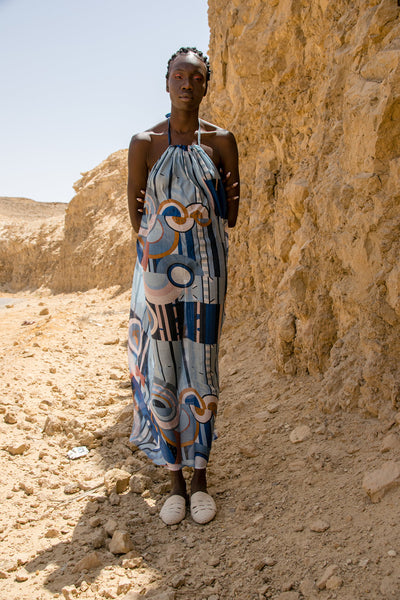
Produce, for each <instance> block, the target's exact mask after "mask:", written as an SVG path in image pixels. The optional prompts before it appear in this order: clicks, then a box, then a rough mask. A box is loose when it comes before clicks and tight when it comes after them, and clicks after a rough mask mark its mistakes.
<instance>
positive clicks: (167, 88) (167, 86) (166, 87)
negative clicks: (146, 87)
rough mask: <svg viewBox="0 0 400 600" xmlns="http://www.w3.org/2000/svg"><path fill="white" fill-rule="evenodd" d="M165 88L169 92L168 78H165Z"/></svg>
mask: <svg viewBox="0 0 400 600" xmlns="http://www.w3.org/2000/svg"><path fill="white" fill-rule="evenodd" d="M165 90H166V91H167V92H168V93H169V84H168V79H167V80H166V84H165Z"/></svg>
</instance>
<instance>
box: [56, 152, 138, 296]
mask: <svg viewBox="0 0 400 600" xmlns="http://www.w3.org/2000/svg"><path fill="white" fill-rule="evenodd" d="M126 181H127V151H126V150H120V151H118V152H114V153H113V154H111V156H109V157H108V158H107V159H106V160H104V161H103V162H102V163H101V164H100V165H98V166H97V167H95V168H94V169H92V170H90V171H88V172H86V173H83V174H82V178H81V179H80V180H79V181H78V182H77V183H75V184H74V189H75V191H76V195H75V196H74V197H73V199H72V200H71V202H70V203H69V205H68V210H67V212H66V214H65V229H64V237H63V240H62V243H61V249H60V260H59V267H58V269H57V271H56V273H55V274H54V277H53V279H52V282H51V287H52V288H53V289H54V290H55V291H60V292H61V291H63V292H69V291H74V290H89V289H91V288H94V287H107V286H110V285H120V286H121V287H122V289H127V288H128V287H129V286H130V284H131V281H132V275H133V267H134V264H135V253H134V244H133V242H132V233H131V225H130V222H129V215H128V208H127V200H126Z"/></svg>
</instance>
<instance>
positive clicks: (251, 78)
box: [208, 0, 400, 414]
mask: <svg viewBox="0 0 400 600" xmlns="http://www.w3.org/2000/svg"><path fill="white" fill-rule="evenodd" d="M399 12H400V8H399V6H398V2H397V0H382V1H379V0H362V1H361V0H355V1H354V2H351V3H349V2H346V1H344V0H335V1H328V0H307V1H305V0H269V1H268V2H263V1H261V0H258V1H256V0H252V1H251V2H240V0H209V23H210V27H211V40H210V56H211V62H212V68H213V82H212V86H211V89H210V94H209V100H208V101H209V108H208V110H209V111H210V112H211V116H212V118H213V119H214V120H215V122H216V123H218V124H220V125H222V126H225V127H227V128H229V129H231V130H232V131H233V132H234V133H235V135H236V137H237V139H238V142H239V148H240V154H241V177H242V197H243V199H242V202H241V208H240V219H239V225H238V227H237V229H236V230H235V231H234V232H233V233H232V234H231V256H230V270H231V278H230V302H229V312H230V314H231V315H232V316H233V317H238V318H240V317H241V316H242V315H244V314H245V313H246V312H248V311H251V312H252V313H253V314H255V315H256V317H257V320H258V323H259V328H258V334H260V332H262V333H261V335H263V336H264V337H265V340H266V346H267V348H268V351H270V350H271V349H272V352H273V353H274V356H275V359H276V363H277V366H278V367H279V368H280V369H281V370H283V371H284V372H286V373H290V374H293V373H296V372H309V373H311V374H313V375H316V376H321V375H322V376H323V382H322V387H323V393H322V394H321V402H322V403H323V404H324V405H325V406H326V407H327V408H328V409H334V408H337V407H342V408H349V407H354V406H356V405H359V406H361V407H364V408H366V409H367V410H368V411H369V412H370V413H372V414H378V413H379V412H380V411H382V410H388V407H390V406H392V407H393V408H395V407H396V404H397V403H398V402H399V401H400V373H399V350H400V347H399V340H400V329H399V325H400V323H399V317H400V299H399V291H400V266H399V263H398V256H399V250H400V247H399V246H400V241H399V230H400V220H399V199H400V193H399V175H400V136H399V133H400V65H399V59H400V20H399Z"/></svg>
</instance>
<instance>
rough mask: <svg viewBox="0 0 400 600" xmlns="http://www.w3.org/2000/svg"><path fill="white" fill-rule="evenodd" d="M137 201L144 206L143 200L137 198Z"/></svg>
mask: <svg viewBox="0 0 400 600" xmlns="http://www.w3.org/2000/svg"><path fill="white" fill-rule="evenodd" d="M136 200H137V201H138V202H140V203H141V204H144V199H143V198H136Z"/></svg>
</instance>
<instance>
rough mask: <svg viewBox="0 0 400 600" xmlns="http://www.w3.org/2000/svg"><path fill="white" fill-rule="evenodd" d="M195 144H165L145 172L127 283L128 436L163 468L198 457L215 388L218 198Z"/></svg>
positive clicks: (217, 185) (219, 312) (221, 238)
mask: <svg viewBox="0 0 400 600" xmlns="http://www.w3.org/2000/svg"><path fill="white" fill-rule="evenodd" d="M200 141H201V140H200V123H199V130H198V143H197V144H193V145H190V146H183V145H171V135H170V126H169V122H168V144H169V145H168V148H167V149H166V150H165V152H164V153H163V154H162V156H161V157H160V158H159V159H158V161H157V162H156V163H155V165H154V166H153V168H152V169H151V171H150V173H149V177H148V180H147V188H146V195H145V204H144V213H143V217H142V222H141V228H140V231H139V235H138V241H137V261H136V266H135V272H134V277H133V285H132V299H131V309H130V321H129V340H128V360H129V370H130V377H131V382H132V390H133V407H134V421H133V428H132V434H131V438H130V439H131V441H132V442H133V443H134V444H135V445H136V446H137V447H138V448H140V449H141V450H143V451H144V452H145V453H146V454H147V455H148V456H149V458H150V459H151V460H152V461H153V462H154V463H155V464H158V465H166V466H167V467H168V468H169V469H180V468H181V467H182V466H185V465H186V466H190V467H195V468H204V467H205V466H206V465H207V461H208V458H209V454H210V450H211V444H212V440H213V433H214V421H215V417H216V414H217V403H218V394H219V376H218V344H219V336H220V332H221V325H222V319H223V311H224V300H225V293H226V280H227V279H226V275H227V233H226V232H227V221H226V217H227V204H226V198H225V192H224V188H223V185H222V181H221V179H220V176H219V173H218V169H217V168H216V166H215V165H214V163H213V161H212V160H211V158H210V157H209V156H208V154H207V153H206V152H205V151H204V150H203V148H202V147H201V145H200Z"/></svg>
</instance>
